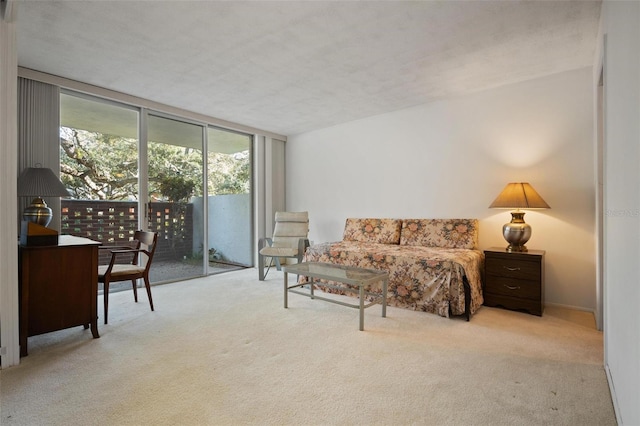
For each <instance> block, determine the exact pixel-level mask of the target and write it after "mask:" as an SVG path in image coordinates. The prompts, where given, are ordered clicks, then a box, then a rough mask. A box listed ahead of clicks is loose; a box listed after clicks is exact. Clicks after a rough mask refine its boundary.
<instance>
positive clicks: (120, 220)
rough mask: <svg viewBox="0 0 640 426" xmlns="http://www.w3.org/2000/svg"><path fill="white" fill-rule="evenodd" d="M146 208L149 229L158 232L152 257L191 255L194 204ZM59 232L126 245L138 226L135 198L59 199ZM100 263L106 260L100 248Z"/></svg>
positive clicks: (105, 243) (160, 203)
mask: <svg viewBox="0 0 640 426" xmlns="http://www.w3.org/2000/svg"><path fill="white" fill-rule="evenodd" d="M149 205H150V208H149V212H148V213H149V214H148V217H149V224H148V225H149V230H150V231H154V232H157V233H158V247H156V252H155V255H154V261H172V260H181V259H183V258H184V257H185V256H187V257H190V256H191V255H192V247H193V205H192V204H186V203H169V202H154V203H150V204H149ZM61 207H62V233H63V234H70V235H75V236H78V237H85V238H90V239H92V240H95V241H100V242H102V243H103V244H104V245H128V243H129V242H130V241H131V240H132V239H133V234H134V232H135V231H136V230H137V229H139V227H138V203H137V202H136V201H92V200H66V199H63V200H61ZM101 252H103V253H101V255H100V264H101V265H102V264H105V263H108V262H109V259H110V255H109V253H108V252H106V251H104V250H101Z"/></svg>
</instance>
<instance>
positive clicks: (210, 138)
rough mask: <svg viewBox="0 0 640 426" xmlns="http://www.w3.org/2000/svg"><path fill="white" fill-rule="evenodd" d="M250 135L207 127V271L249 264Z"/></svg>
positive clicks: (251, 139)
mask: <svg viewBox="0 0 640 426" xmlns="http://www.w3.org/2000/svg"><path fill="white" fill-rule="evenodd" d="M252 142H253V137H252V136H251V135H247V134H243V133H237V132H231V131H228V130H224V129H219V128H215V127H209V128H208V130H207V189H208V191H207V192H208V200H209V202H208V209H207V216H208V224H209V227H208V235H209V238H208V245H209V271H210V272H216V271H218V270H224V269H232V268H237V267H246V266H251V265H252V264H253V250H252V233H251V230H252V227H251V226H250V224H251V217H252V211H251V206H252V203H251V170H252V168H251V146H252Z"/></svg>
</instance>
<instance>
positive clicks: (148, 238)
mask: <svg viewBox="0 0 640 426" xmlns="http://www.w3.org/2000/svg"><path fill="white" fill-rule="evenodd" d="M157 242H158V234H157V233H155V232H146V231H136V232H135V234H134V236H133V245H132V246H131V247H126V246H124V247H115V246H100V247H99V248H100V249H104V250H109V251H110V252H111V261H110V262H109V264H108V265H100V266H98V282H101V283H103V284H104V323H105V324H106V323H107V315H108V311H109V283H112V282H116V281H131V284H132V286H133V298H134V300H135V301H136V303H137V302H138V286H137V283H136V281H137V280H138V279H140V278H142V279H143V280H144V286H145V287H146V288H147V296H149V304H150V305H151V310H152V311H153V299H152V298H151V286H150V285H149V268H150V267H151V261H152V260H153V254H154V253H155V251H156V245H157ZM141 245H144V246H146V247H147V248H146V249H143V248H141ZM142 254H144V255H146V263H145V264H144V265H141V264H140V263H139V262H141V259H140V258H141V257H142V256H141V255H142Z"/></svg>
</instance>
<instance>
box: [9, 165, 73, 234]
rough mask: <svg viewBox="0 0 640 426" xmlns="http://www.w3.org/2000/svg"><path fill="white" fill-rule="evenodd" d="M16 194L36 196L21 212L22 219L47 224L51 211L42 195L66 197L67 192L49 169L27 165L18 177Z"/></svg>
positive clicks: (51, 216) (49, 220)
mask: <svg viewBox="0 0 640 426" xmlns="http://www.w3.org/2000/svg"><path fill="white" fill-rule="evenodd" d="M18 196H21V197H27V196H32V197H36V198H34V199H33V201H31V205H30V206H29V207H27V208H25V209H24V211H23V212H22V219H23V220H26V221H29V222H34V223H37V224H38V225H42V226H47V225H49V223H50V222H51V219H52V218H53V213H52V211H51V209H50V208H49V207H47V203H45V202H44V200H43V199H42V197H68V196H69V192H67V189H66V188H65V187H64V184H63V183H62V182H61V181H60V179H58V177H57V176H56V175H55V174H54V173H53V171H52V170H51V169H47V168H46V167H39V165H36V167H27V168H26V169H24V171H23V172H22V174H20V177H18Z"/></svg>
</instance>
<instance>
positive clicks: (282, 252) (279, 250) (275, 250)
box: [260, 247, 298, 257]
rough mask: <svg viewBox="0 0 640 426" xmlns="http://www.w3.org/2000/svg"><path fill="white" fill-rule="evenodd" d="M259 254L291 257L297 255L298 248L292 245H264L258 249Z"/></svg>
mask: <svg viewBox="0 0 640 426" xmlns="http://www.w3.org/2000/svg"><path fill="white" fill-rule="evenodd" d="M260 254H261V255H263V256H271V257H284V256H288V257H292V256H297V255H298V248H292V247H264V248H263V249H262V250H260Z"/></svg>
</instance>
